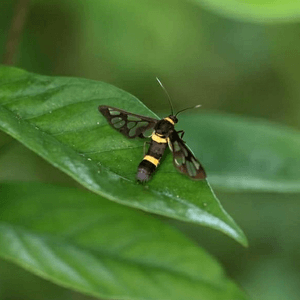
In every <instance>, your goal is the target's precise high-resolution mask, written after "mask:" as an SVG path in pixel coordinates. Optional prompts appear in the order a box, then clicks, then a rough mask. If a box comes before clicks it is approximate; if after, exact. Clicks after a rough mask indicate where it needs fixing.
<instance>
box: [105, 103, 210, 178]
mask: <svg viewBox="0 0 300 300" xmlns="http://www.w3.org/2000/svg"><path fill="white" fill-rule="evenodd" d="M99 111H100V112H101V113H102V115H103V116H104V117H105V118H106V119H107V121H108V123H109V124H110V125H111V126H112V127H113V128H115V129H116V130H118V131H119V132H120V133H122V134H123V135H125V136H126V137H127V138H130V139H133V138H137V137H139V138H146V137H147V136H145V132H146V131H149V130H152V131H153V133H152V135H151V141H150V146H149V148H148V151H147V153H146V155H144V158H143V160H142V161H141V163H140V164H139V166H138V171H137V176H136V178H137V180H138V181H140V182H146V181H149V179H150V178H151V175H152V174H153V173H154V171H155V170H156V168H157V166H158V164H159V161H160V159H161V158H162V156H163V154H164V152H165V150H166V148H167V146H169V148H170V150H171V152H172V154H173V163H174V166H175V168H176V169H177V170H178V171H179V172H181V173H183V174H186V175H188V176H189V177H190V178H192V179H195V180H201V179H205V178H206V174H205V171H204V169H203V167H202V165H201V164H200V162H199V161H198V160H197V158H196V157H195V156H194V155H193V153H192V152H191V151H190V150H189V149H188V148H187V146H186V145H185V142H184V141H183V140H182V137H183V134H184V132H183V131H176V130H175V124H176V123H177V122H178V119H177V115H178V113H177V114H176V115H174V114H172V115H170V116H168V117H166V118H164V119H161V120H157V119H153V118H150V117H145V116H141V115H137V114H133V113H129V112H127V111H125V110H122V109H119V108H114V107H111V106H106V105H101V106H99ZM179 134H181V136H179Z"/></svg>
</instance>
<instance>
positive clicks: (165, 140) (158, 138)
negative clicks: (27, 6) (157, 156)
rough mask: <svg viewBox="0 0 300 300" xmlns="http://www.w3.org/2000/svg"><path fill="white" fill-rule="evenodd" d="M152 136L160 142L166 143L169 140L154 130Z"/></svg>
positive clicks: (155, 140)
mask: <svg viewBox="0 0 300 300" xmlns="http://www.w3.org/2000/svg"><path fill="white" fill-rule="evenodd" d="M151 138H152V140H153V141H154V142H156V143H159V144H166V143H167V142H168V140H167V139H166V138H161V137H160V136H158V135H157V134H156V133H155V132H153V134H152V136H151Z"/></svg>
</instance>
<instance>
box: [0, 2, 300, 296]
mask: <svg viewBox="0 0 300 300" xmlns="http://www.w3.org/2000/svg"><path fill="white" fill-rule="evenodd" d="M238 2H240V1H238ZM207 3H209V5H208V4H207ZM222 3H226V6H224V7H223V6H221V5H220V1H208V0H206V1H179V0H178V1H175V0H167V1H163V2H161V1H146V0H145V1H138V0H130V1H126V2H124V1H122V0H113V1H98V0H88V1H84V2H83V1H79V0H73V1H71V0H63V1H51V2H49V1H44V0H39V1H37V0H36V1H31V3H30V10H29V14H28V18H27V22H26V26H25V28H24V32H23V35H22V40H21V44H20V51H19V53H18V57H17V60H16V66H18V67H21V68H24V69H26V70H28V71H31V72H35V73H39V74H45V75H68V76H78V77H84V78H90V79H95V80H101V81H105V82H109V83H111V84H113V85H115V86H118V87H120V88H122V89H124V90H126V91H128V92H130V93H132V94H134V95H135V96H136V97H137V98H139V99H140V100H142V101H143V102H144V103H145V104H146V105H147V106H148V107H149V108H150V109H152V110H153V111H155V112H156V113H158V114H159V115H164V114H165V113H166V112H167V113H168V111H169V107H168V103H167V101H166V99H165V96H164V95H163V93H162V91H161V89H160V88H159V87H158V85H157V83H156V82H155V77H156V76H158V77H159V78H160V79H161V80H162V81H163V82H164V84H165V86H166V87H167V89H168V91H169V93H170V94H171V96H172V98H173V101H174V106H175V107H176V109H178V110H179V109H181V108H184V107H186V106H188V105H195V104H198V103H201V104H202V107H203V108H201V110H202V111H201V113H203V114H204V115H205V114H206V113H210V112H211V111H214V112H218V113H222V114H223V113H224V114H226V113H230V115H227V116H224V118H226V120H227V118H229V120H230V121H224V123H225V124H228V123H229V122H234V120H235V117H234V116H233V114H235V115H238V116H239V117H250V118H251V124H253V123H255V124H256V126H258V128H257V127H256V131H260V132H261V131H264V132H268V130H266V128H272V132H273V133H274V132H275V133H276V134H274V135H273V134H271V133H270V134H265V135H264V136H269V139H270V140H273V141H274V140H278V139H279V136H280V137H281V138H282V139H283V140H285V141H286V142H285V143H286V146H285V147H284V149H285V150H286V149H288V150H289V151H281V150H280V147H281V146H280V145H278V144H276V143H275V144H274V145H273V144H272V145H271V146H272V149H275V150H276V153H277V154H278V153H279V154H280V155H281V156H272V158H273V159H270V160H268V159H269V158H270V156H269V152H267V151H266V152H265V156H264V157H265V158H264V159H263V160H262V161H266V160H267V161H268V162H269V163H268V164H265V165H263V164H259V167H261V172H263V174H264V175H263V176H261V172H259V168H258V169H257V170H256V171H255V172H256V173H253V172H251V175H252V179H253V178H255V176H256V177H257V178H259V181H258V184H256V185H254V186H256V188H251V189H250V190H251V191H252V192H251V193H250V191H249V189H245V188H244V187H245V185H243V190H244V192H242V191H241V190H240V188H239V186H237V184H236V183H234V184H231V186H230V188H231V192H228V191H227V192H225V191H224V189H221V188H220V187H221V184H219V185H218V184H217V183H218V182H217V181H215V185H213V187H215V188H217V187H219V189H216V192H217V195H218V197H219V198H220V199H221V201H222V204H223V205H224V207H225V208H226V210H227V211H228V212H229V213H230V215H231V216H233V218H234V219H235V221H236V222H237V223H238V224H239V225H240V226H241V227H242V228H243V230H244V231H245V233H246V235H247V237H248V239H249V243H250V248H249V249H247V250H245V249H244V248H242V247H240V246H239V245H238V244H237V243H235V242H234V241H232V240H230V239H229V238H227V237H225V236H223V235H221V234H220V233H218V232H215V231H213V230H211V229H207V228H203V227H201V228H199V227H194V226H191V225H188V224H182V223H180V224H179V223H176V222H174V221H172V224H173V225H174V226H177V227H178V228H180V229H181V230H182V231H183V232H185V233H186V234H187V235H188V236H190V237H191V238H192V239H193V240H194V241H196V242H197V243H198V244H199V245H201V247H203V248H205V249H207V250H208V251H209V252H210V253H212V254H214V255H215V257H217V258H218V259H219V261H221V262H222V263H223V265H224V266H225V267H226V270H227V273H229V275H230V276H231V277H232V278H234V279H235V281H236V282H237V283H238V284H240V285H241V286H242V288H243V289H245V290H246V292H247V293H248V294H249V295H250V296H251V297H252V298H253V299H264V300H268V299H298V298H299V295H300V289H299V286H300V282H299V281H300V280H299V278H300V276H299V275H300V274H299V273H300V271H299V270H300V268H299V267H300V266H299V263H298V262H299V261H300V253H299V250H298V249H299V246H300V238H299V234H298V232H299V225H300V224H299V217H298V216H299V213H300V209H299V194H297V193H296V192H297V187H298V185H297V182H298V181H299V180H300V176H299V173H298V172H297V171H294V172H292V173H289V172H288V176H287V175H286V174H287V173H286V172H283V171H282V168H279V167H278V165H280V164H279V163H278V162H280V163H282V161H283V162H284V163H285V164H284V165H285V166H286V162H287V161H290V164H291V165H297V164H299V158H298V157H297V153H299V152H298V149H299V148H298V146H299V128H300V121H299V120H300V101H299V93H300V88H299V86H300V85H299V78H300V74H299V72H300V68H299V62H300V57H299V51H298V49H299V46H300V45H299V44H300V39H299V36H300V35H299V33H300V32H299V31H300V26H299V18H298V10H299V4H298V1H286V2H285V3H286V5H282V6H281V7H280V8H278V6H276V3H278V1H273V2H270V1H268V3H267V4H264V3H258V2H257V1H251V2H249V1H248V2H247V3H248V5H249V6H248V7H247V9H246V10H245V9H244V8H240V7H239V6H237V1H233V0H231V1H222ZM263 4H264V5H263ZM272 4H273V5H272ZM14 5H15V1H1V2H0V16H1V17H0V30H1V35H0V55H2V54H3V53H4V45H5V41H6V37H7V32H8V29H9V26H10V22H11V18H12V15H13V8H14ZM266 7H267V9H266ZM278 12H281V13H280V14H279V13H278ZM183 119H184V118H183ZM188 120H189V119H188V118H186V119H185V120H184V121H183V123H184V126H185V130H186V132H187V133H186V136H187V139H188V132H189V131H198V128H197V127H196V125H195V124H194V123H189V122H188ZM218 120H220V119H219V118H218ZM190 121H191V122H192V119H190ZM216 122H217V121H216ZM274 122H276V123H279V124H280V125H283V126H289V127H291V128H292V129H290V128H287V127H281V126H280V128H279V127H278V125H274ZM206 126H207V127H209V128H210V127H211V126H213V124H210V125H209V126H208V125H206ZM195 127H196V128H195ZM201 130H203V129H202V128H201V127H200V126H199V131H201ZM218 132H219V131H218ZM0 138H1V140H0V143H1V144H0V146H1V145H5V146H3V147H2V148H1V157H0V163H1V170H0V178H1V179H2V180H4V179H5V180H8V179H9V180H23V181H35V180H38V181H45V182H53V183H60V184H64V185H70V186H74V185H75V186H76V185H77V184H76V183H75V182H73V180H72V179H70V178H69V177H67V176H66V175H64V174H63V173H61V172H60V171H58V170H57V169H55V168H54V167H52V166H50V165H49V164H48V163H46V162H45V161H43V160H42V159H41V158H39V157H38V156H36V155H35V154H34V153H32V152H31V151H29V150H28V149H26V148H25V147H24V146H22V145H21V144H19V143H17V142H14V141H13V142H10V143H8V142H9V141H10V138H9V137H7V136H6V135H3V134H2V133H1V136H0ZM220 138H221V137H220ZM241 138H242V140H244V141H249V133H248V134H245V135H244V136H242V137H241ZM289 138H290V139H291V140H292V141H293V143H290V142H289V140H288V139H289ZM255 139H256V137H255V135H254V136H253V137H252V140H251V141H253V142H252V143H250V144H249V147H250V146H251V145H252V147H253V144H254V145H255V146H254V147H253V149H251V153H254V154H255V153H257V152H254V150H255V149H260V148H259V146H260V145H261V143H262V142H263V141H264V138H258V139H257V144H256V142H255ZM206 141H209V139H206ZM188 142H189V144H191V143H193V141H188ZM226 143H227V141H224V142H223V145H224V146H225V145H226ZM221 145H222V144H220V146H219V147H220V148H222V147H221ZM231 145H232V146H231V147H230V148H228V150H227V152H226V153H227V155H228V156H227V158H228V159H229V160H228V161H230V162H236V161H237V156H238V157H241V156H239V154H241V153H242V149H240V147H235V146H236V145H235V143H234V142H233V143H232V144H231ZM191 146H192V145H191ZM192 147H193V146H192ZM194 147H195V146H194ZM194 147H193V149H194ZM270 148H271V147H270ZM230 149H232V152H230ZM194 150H195V151H199V153H202V154H201V155H202V161H203V163H204V165H205V166H206V168H207V169H208V170H210V169H211V170H212V171H211V172H212V173H210V172H209V173H210V174H212V175H213V176H215V178H216V179H217V175H218V174H217V172H216V171H218V170H217V166H220V163H218V164H216V165H214V162H213V159H212V158H213V157H215V156H214V155H211V153H206V152H205V144H204V142H203V150H201V149H199V150H196V149H194ZM221 152H222V153H223V151H221ZM278 157H279V158H278ZM20 158H22V162H21V163H20ZM252 158H253V157H252ZM254 158H255V156H254ZM283 158H284V159H283ZM211 161H212V162H211ZM246 161H248V165H247V164H245V165H244V167H243V168H244V170H245V172H243V174H244V175H245V174H246V173H247V170H250V171H251V170H253V169H255V168H254V167H253V163H251V162H253V161H252V160H250V159H249V160H246ZM254 161H255V160H254ZM231 166H232V163H231V164H228V165H226V164H224V165H221V166H220V169H222V170H223V171H224V172H225V174H224V177H226V171H227V170H228V171H231ZM248 168H249V169H248ZM220 169H219V170H220ZM274 170H277V171H278V170H279V171H278V172H274ZM289 170H291V169H290V168H289ZM274 174H277V175H278V176H275V177H276V179H277V183H276V184H275V183H274V182H271V183H269V184H268V183H267V182H266V181H261V179H262V177H264V178H265V179H269V178H270V177H273V179H274ZM291 174H292V175H291ZM254 175H255V176H254ZM241 176H242V175H241V174H239V178H240V177H241ZM243 178H244V179H245V180H244V181H245V182H246V183H248V182H249V178H247V177H246V176H245V177H243ZM286 178H288V179H292V181H293V182H291V181H290V180H289V182H288V183H286V182H285V180H284V179H286ZM212 182H213V178H212ZM219 183H220V182H219ZM287 184H289V187H288V188H287ZM224 185H225V187H227V188H228V186H229V184H226V183H225V184H224V182H223V187H224ZM252 187H253V185H252ZM258 187H260V188H258ZM266 187H268V188H266ZM270 187H271V188H270ZM234 189H236V190H239V191H238V192H237V191H235V192H234ZM246 190H247V191H246ZM267 190H268V191H269V192H266V191H267ZM298 192H299V190H298ZM0 272H1V282H2V284H1V285H2V288H1V290H0V293H1V296H2V298H3V299H8V298H11V297H17V298H18V297H19V298H20V294H21V295H22V299H35V298H36V299H42V297H44V299H54V298H55V299H59V298H64V299H65V298H66V297H69V298H71V297H72V299H83V298H84V297H85V296H82V295H79V294H75V293H74V292H71V291H68V290H66V289H63V288H61V287H57V286H55V285H53V284H51V283H49V282H46V281H43V280H42V279H40V278H38V277H35V276H34V275H30V274H28V273H25V271H23V270H22V269H20V268H18V267H16V266H13V265H12V264H11V263H8V262H4V261H1V268H0ZM15 286H20V287H21V286H23V287H24V288H20V289H18V290H16V289H15ZM25 287H26V288H25ZM45 291H46V292H45Z"/></svg>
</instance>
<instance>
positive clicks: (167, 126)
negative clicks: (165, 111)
mask: <svg viewBox="0 0 300 300" xmlns="http://www.w3.org/2000/svg"><path fill="white" fill-rule="evenodd" d="M175 123H176V122H174V121H173V120H172V119H171V118H170V117H167V118H165V119H162V120H160V121H158V122H157V124H156V125H155V128H154V130H155V133H156V134H158V135H159V136H161V137H165V138H166V137H168V136H169V135H170V133H171V132H172V131H174V124H175Z"/></svg>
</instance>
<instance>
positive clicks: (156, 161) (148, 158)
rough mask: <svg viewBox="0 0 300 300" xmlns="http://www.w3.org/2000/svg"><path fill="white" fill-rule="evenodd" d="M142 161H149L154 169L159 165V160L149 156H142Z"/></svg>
mask: <svg viewBox="0 0 300 300" xmlns="http://www.w3.org/2000/svg"><path fill="white" fill-rule="evenodd" d="M144 160H148V161H150V162H151V163H153V164H154V165H155V166H156V167H157V165H158V164H159V160H158V159H157V158H155V157H153V156H150V155H145V156H144Z"/></svg>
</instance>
